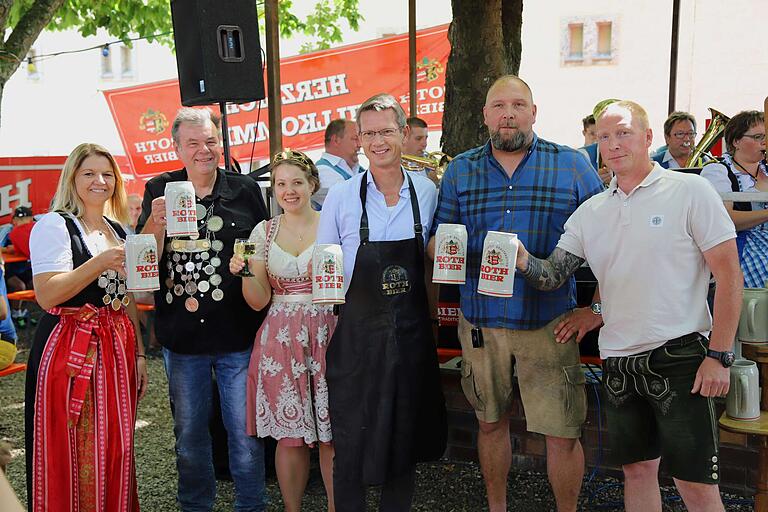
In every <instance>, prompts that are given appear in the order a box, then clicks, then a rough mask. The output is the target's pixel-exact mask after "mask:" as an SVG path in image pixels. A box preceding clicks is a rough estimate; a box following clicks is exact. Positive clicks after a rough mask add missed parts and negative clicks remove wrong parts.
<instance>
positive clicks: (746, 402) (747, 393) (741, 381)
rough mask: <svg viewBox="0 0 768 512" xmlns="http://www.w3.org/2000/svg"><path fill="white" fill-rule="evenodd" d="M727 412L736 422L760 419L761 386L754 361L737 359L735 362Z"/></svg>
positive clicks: (727, 400)
mask: <svg viewBox="0 0 768 512" xmlns="http://www.w3.org/2000/svg"><path fill="white" fill-rule="evenodd" d="M725 412H726V414H727V415H728V417H729V418H733V419H735V420H756V419H758V418H759V417H760V386H759V384H758V372H757V364H756V363H755V362H754V361H750V360H748V359H737V360H736V361H734V362H733V366H731V387H730V390H729V391H728V396H727V397H726V399H725Z"/></svg>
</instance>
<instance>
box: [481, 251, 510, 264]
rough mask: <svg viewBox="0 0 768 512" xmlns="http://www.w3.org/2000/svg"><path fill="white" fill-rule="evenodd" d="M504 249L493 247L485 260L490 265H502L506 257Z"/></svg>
mask: <svg viewBox="0 0 768 512" xmlns="http://www.w3.org/2000/svg"><path fill="white" fill-rule="evenodd" d="M504 256H505V254H504V251H502V250H501V249H500V248H498V247H493V248H491V249H490V250H489V251H488V253H487V254H486V256H485V261H486V262H487V263H488V264H489V265H494V266H495V265H500V264H501V263H502V262H503V261H504V260H505V259H506V258H505V257H504Z"/></svg>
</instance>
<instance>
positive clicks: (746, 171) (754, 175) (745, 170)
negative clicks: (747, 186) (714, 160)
mask: <svg viewBox="0 0 768 512" xmlns="http://www.w3.org/2000/svg"><path fill="white" fill-rule="evenodd" d="M733 163H735V164H736V165H738V166H739V167H741V170H742V171H744V172H745V173H747V174H749V176H750V177H751V178H752V179H753V180H755V181H757V174H758V173H759V172H760V167H759V166H758V168H757V169H756V170H755V174H752V173H751V172H749V171H748V170H747V168H746V167H744V166H743V165H741V164H740V163H739V162H738V161H737V160H736V159H735V158H734V159H733Z"/></svg>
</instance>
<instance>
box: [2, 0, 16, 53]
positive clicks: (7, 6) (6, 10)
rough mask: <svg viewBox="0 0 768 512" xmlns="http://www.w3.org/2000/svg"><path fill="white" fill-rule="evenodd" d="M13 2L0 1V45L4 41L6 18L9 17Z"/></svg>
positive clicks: (7, 0) (11, 0)
mask: <svg viewBox="0 0 768 512" xmlns="http://www.w3.org/2000/svg"><path fill="white" fill-rule="evenodd" d="M12 5H13V0H0V44H2V42H3V39H5V27H6V25H8V17H9V16H10V15H11V6H12Z"/></svg>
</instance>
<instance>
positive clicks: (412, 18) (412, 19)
mask: <svg viewBox="0 0 768 512" xmlns="http://www.w3.org/2000/svg"><path fill="white" fill-rule="evenodd" d="M408 79H409V89H408V90H409V91H410V97H411V106H410V111H411V117H415V116H416V110H417V108H418V104H417V102H418V101H417V98H416V0H408Z"/></svg>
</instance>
